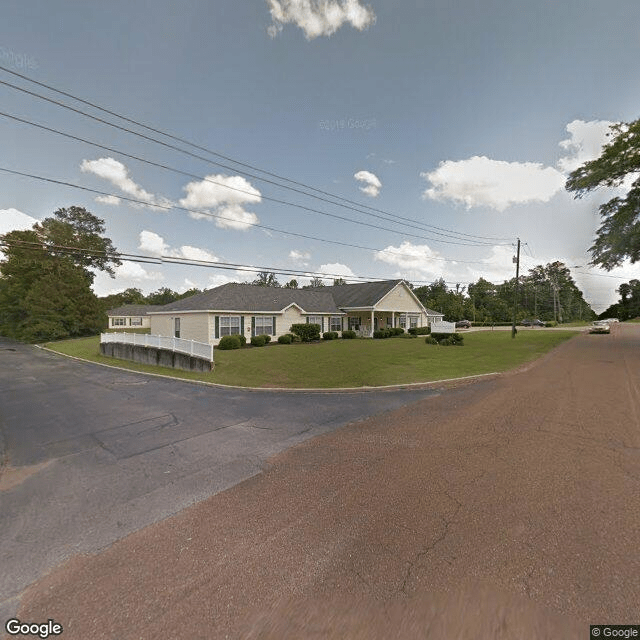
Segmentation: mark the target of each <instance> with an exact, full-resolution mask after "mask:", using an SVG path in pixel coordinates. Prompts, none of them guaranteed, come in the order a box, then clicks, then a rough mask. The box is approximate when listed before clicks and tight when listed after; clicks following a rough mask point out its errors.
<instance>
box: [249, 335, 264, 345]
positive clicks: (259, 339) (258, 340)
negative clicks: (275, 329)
mask: <svg viewBox="0 0 640 640" xmlns="http://www.w3.org/2000/svg"><path fill="white" fill-rule="evenodd" d="M251 344H252V345H253V346H254V347H264V345H265V344H267V341H266V340H265V339H264V336H253V337H252V338H251Z"/></svg>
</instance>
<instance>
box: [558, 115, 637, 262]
mask: <svg viewBox="0 0 640 640" xmlns="http://www.w3.org/2000/svg"><path fill="white" fill-rule="evenodd" d="M609 135H610V138H611V139H610V142H609V143H608V144H606V145H605V146H604V148H603V150H602V153H601V154H600V157H599V158H596V159H595V160H591V161H589V162H586V163H585V164H584V165H582V166H581V167H579V168H578V169H576V170H575V171H574V172H573V173H571V175H570V176H569V179H568V180H567V184H566V188H567V190H568V191H572V192H573V193H574V194H575V197H576V198H581V197H583V196H584V195H586V194H587V193H589V192H591V191H593V190H594V189H597V188H599V187H603V186H604V187H619V186H621V185H622V183H623V181H624V180H625V179H631V178H633V183H632V185H631V188H630V190H629V191H628V192H627V194H626V195H625V196H615V197H613V198H611V200H609V201H608V202H606V203H605V204H603V205H601V206H600V215H601V217H602V223H601V225H600V228H599V229H598V231H597V233H596V240H595V242H594V244H593V246H592V247H591V248H590V249H589V251H590V253H591V256H592V260H591V263H592V264H594V265H599V266H602V267H604V268H605V269H607V270H608V271H610V270H611V269H613V268H614V267H617V266H620V265H621V264H622V263H623V261H624V260H625V259H627V258H629V259H630V260H631V262H632V263H634V262H637V261H638V260H640V177H638V173H639V172H640V120H635V121H634V122H631V123H629V124H626V123H621V124H617V125H614V126H613V127H611V132H610V134H609Z"/></svg>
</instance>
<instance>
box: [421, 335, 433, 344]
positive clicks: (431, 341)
mask: <svg viewBox="0 0 640 640" xmlns="http://www.w3.org/2000/svg"><path fill="white" fill-rule="evenodd" d="M417 337H418V336H416V338H417ZM424 341H425V343H426V344H438V341H437V340H436V339H435V338H434V337H433V336H427V337H426V338H425V339H424Z"/></svg>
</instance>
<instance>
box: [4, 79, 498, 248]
mask: <svg viewBox="0 0 640 640" xmlns="http://www.w3.org/2000/svg"><path fill="white" fill-rule="evenodd" d="M1 82H2V81H0V83H1ZM0 116H4V117H5V118H9V119H11V120H15V121H17V122H21V123H23V124H27V125H29V126H32V127H36V128H38V129H43V130H44V131H48V132H50V133H55V134H56V135H60V136H63V137H65V138H69V139H71V140H76V141H78V142H82V143H84V144H88V145H91V146H94V147H98V148H99V149H103V150H105V151H110V152H112V153H116V154H119V155H122V156H124V157H126V158H130V159H132V160H136V161H138V162H143V163H145V164H148V165H151V166H154V167H158V168H160V169H165V170H167V171H171V172H172V173H177V174H180V175H184V176H187V177H190V178H195V179H197V180H202V181H206V182H210V183H212V184H215V185H218V186H221V187H225V188H227V189H231V190H232V191H237V192H240V193H244V194H247V195H251V196H253V197H256V194H255V193H253V192H251V191H247V190H246V189H240V188H239V187H232V186H230V185H226V184H224V183H222V182H217V181H215V180H211V179H210V178H207V177H204V176H199V175H197V174H194V173H190V172H188V171H183V170H181V169H176V168H175V167H171V166H169V165H165V164H162V163H159V162H154V161H153V160H148V159H146V158H142V157H140V156H135V155H132V154H130V153H126V152H124V151H121V150H119V149H115V148H113V147H108V146H106V145H102V144H99V143H97V142H93V141H91V140H87V139H85V138H81V137H79V136H75V135H73V134H70V133H67V132H65V131H60V130H59V129H54V128H52V127H47V126H46V125H43V124H39V123H37V122H32V121H30V120H26V119H24V118H20V117H18V116H15V115H12V114H9V113H6V112H4V111H0ZM114 197H118V198H121V199H125V200H126V198H124V197H123V196H114ZM259 197H260V198H264V199H265V200H269V201H271V202H275V203H277V204H283V205H286V206H290V207H295V208H298V209H302V210H304V211H308V212H310V213H317V214H320V215H323V216H328V217H330V218H336V219H338V220H342V221H345V222H349V223H352V224H358V225H361V226H365V227H371V228H373V229H380V230H382V231H388V232H390V233H395V234H398V235H401V236H411V237H413V238H418V239H420V240H426V241H428V242H441V243H444V244H453V245H460V246H472V247H473V246H495V243H489V242H473V243H472V242H454V241H451V240H441V239H439V238H432V237H426V236H420V235H417V234H415V233H409V232H408V231H398V230H396V229H390V228H389V227H382V226H380V225H376V224H372V223H370V222H362V221H360V220H352V219H351V218H347V217H345V216H340V215H338V214H335V213H329V212H327V211H321V210H320V209H314V208H312V207H307V206H305V205H302V204H296V203H292V202H288V201H286V200H280V199H278V198H273V197H271V196H265V195H262V194H261V195H260V196H259ZM150 206H157V205H156V204H153V203H152V204H151V205H150ZM430 233H435V232H430ZM439 235H443V234H439Z"/></svg>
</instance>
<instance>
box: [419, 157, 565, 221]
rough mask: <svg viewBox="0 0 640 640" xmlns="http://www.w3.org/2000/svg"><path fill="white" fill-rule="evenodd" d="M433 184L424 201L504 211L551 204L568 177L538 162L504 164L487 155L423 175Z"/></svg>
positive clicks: (445, 164)
mask: <svg viewBox="0 0 640 640" xmlns="http://www.w3.org/2000/svg"><path fill="white" fill-rule="evenodd" d="M420 175H421V176H422V177H423V178H426V179H427V180H429V182H431V185H432V186H431V188H429V189H427V190H425V191H424V193H423V198H425V199H427V198H430V199H432V200H440V201H447V200H449V201H452V202H455V203H459V204H463V205H465V206H466V207H467V208H471V207H478V206H486V207H491V208H493V209H496V210H497V211H504V210H505V209H506V208H507V207H509V206H511V205H514V204H526V203H529V202H548V201H549V200H550V199H551V198H552V197H553V196H554V195H555V194H556V193H558V191H560V190H562V189H563V188H564V183H565V180H566V177H565V176H564V174H563V173H561V172H560V171H558V170H557V169H554V168H553V167H544V166H543V165H542V164H540V163H536V162H505V161H503V160H492V159H490V158H487V157H486V156H473V157H471V158H468V159H466V160H459V161H454V160H446V161H444V162H441V163H440V165H439V166H438V168H437V169H436V170H435V171H431V172H425V173H421V174H420Z"/></svg>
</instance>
